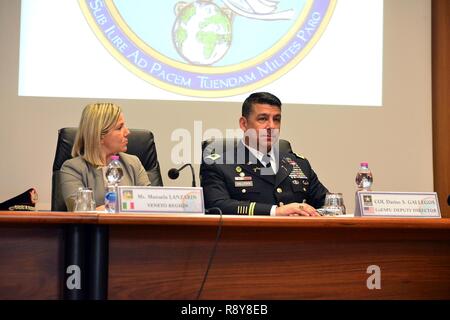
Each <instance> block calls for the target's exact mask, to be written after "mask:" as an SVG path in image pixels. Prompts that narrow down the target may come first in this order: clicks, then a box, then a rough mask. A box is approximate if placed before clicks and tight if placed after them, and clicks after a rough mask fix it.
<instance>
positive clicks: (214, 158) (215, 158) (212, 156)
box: [205, 153, 221, 161]
mask: <svg viewBox="0 0 450 320" xmlns="http://www.w3.org/2000/svg"><path fill="white" fill-rule="evenodd" d="M220 157H221V156H220V154H217V153H213V154H210V155H209V156H207V157H205V159H210V160H212V161H216V160H217V159H220Z"/></svg>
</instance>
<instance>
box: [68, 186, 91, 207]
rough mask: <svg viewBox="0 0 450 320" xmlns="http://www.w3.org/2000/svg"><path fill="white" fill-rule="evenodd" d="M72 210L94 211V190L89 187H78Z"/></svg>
mask: <svg viewBox="0 0 450 320" xmlns="http://www.w3.org/2000/svg"><path fill="white" fill-rule="evenodd" d="M73 211H74V212H93V211H95V200H94V192H93V191H92V189H91V188H79V189H78V192H77V199H76V200H75V209H74V210H73Z"/></svg>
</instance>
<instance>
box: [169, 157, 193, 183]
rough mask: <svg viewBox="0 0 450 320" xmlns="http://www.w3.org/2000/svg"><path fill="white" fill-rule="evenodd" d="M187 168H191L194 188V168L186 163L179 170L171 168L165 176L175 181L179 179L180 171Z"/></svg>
mask: <svg viewBox="0 0 450 320" xmlns="http://www.w3.org/2000/svg"><path fill="white" fill-rule="evenodd" d="M187 166H189V167H191V173H192V186H193V187H196V183H195V173H194V167H193V166H192V165H191V164H190V163H186V164H185V165H184V166H182V167H181V168H180V169H176V168H172V169H170V170H169V171H168V172H167V175H168V176H169V178H170V179H172V180H175V179H177V178H178V177H179V175H180V171H181V170H183V169H184V168H186V167H187Z"/></svg>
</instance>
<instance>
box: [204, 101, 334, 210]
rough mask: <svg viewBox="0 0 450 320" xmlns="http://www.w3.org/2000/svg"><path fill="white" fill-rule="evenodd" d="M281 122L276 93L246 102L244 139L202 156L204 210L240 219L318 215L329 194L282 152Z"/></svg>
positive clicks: (302, 164) (300, 161)
mask: <svg viewBox="0 0 450 320" xmlns="http://www.w3.org/2000/svg"><path fill="white" fill-rule="evenodd" d="M280 124H281V101H280V100H279V99H278V98H277V97H275V96H274V95H272V94H270V93H267V92H258V93H253V94H251V95H250V96H249V97H248V98H247V99H246V100H245V101H244V104H243V105H242V117H241V118H240V119H239V125H240V127H241V129H242V130H243V131H244V138H243V139H242V141H239V142H238V143H237V145H234V146H232V147H231V148H230V147H229V146H228V148H225V149H227V150H220V151H224V152H217V149H216V148H210V149H209V150H212V152H211V153H208V152H204V154H203V157H204V158H203V160H204V161H203V163H202V165H201V167H200V178H201V184H202V187H203V192H204V196H205V204H206V208H211V207H218V208H220V209H221V211H222V212H223V213H224V214H238V215H273V216H274V215H303V216H317V215H319V214H318V213H317V211H316V209H315V208H319V207H321V206H322V205H323V203H324V200H325V195H326V193H327V192H328V190H327V188H325V187H324V186H323V185H322V184H321V183H320V181H319V179H318V178H317V175H316V174H315V172H314V171H313V169H312V168H311V165H310V164H309V162H308V160H306V159H305V158H304V157H302V156H300V155H297V154H295V153H293V152H292V151H288V152H285V151H280V148H279V144H278V136H279V130H280ZM216 147H218V146H216ZM218 149H220V148H218ZM205 151H206V150H205Z"/></svg>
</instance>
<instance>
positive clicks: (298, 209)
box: [275, 202, 319, 217]
mask: <svg viewBox="0 0 450 320" xmlns="http://www.w3.org/2000/svg"><path fill="white" fill-rule="evenodd" d="M275 214H276V215H277V216H307V217H316V216H319V213H318V212H317V211H316V209H314V208H313V207H311V206H310V205H309V204H306V203H298V202H293V203H289V204H286V205H284V206H281V207H278V208H277V209H276V211H275Z"/></svg>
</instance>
